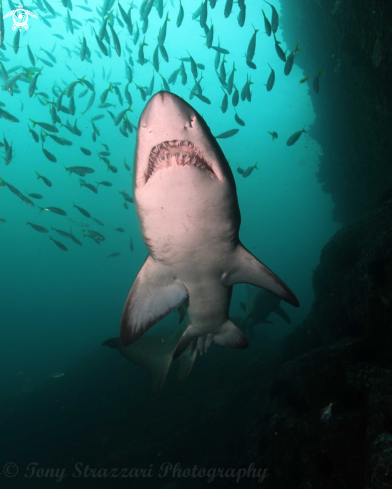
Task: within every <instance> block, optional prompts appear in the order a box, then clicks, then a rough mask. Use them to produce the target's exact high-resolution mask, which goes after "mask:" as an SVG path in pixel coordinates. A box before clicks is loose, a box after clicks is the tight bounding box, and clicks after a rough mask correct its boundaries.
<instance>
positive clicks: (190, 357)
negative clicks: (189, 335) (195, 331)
mask: <svg viewBox="0 0 392 489" xmlns="http://www.w3.org/2000/svg"><path fill="white" fill-rule="evenodd" d="M196 355H197V347H196V340H193V341H191V342H190V343H189V345H188V347H187V349H186V350H185V351H184V353H183V354H182V355H181V356H180V358H179V359H178V361H179V362H180V365H179V368H178V381H179V382H184V381H185V380H186V379H187V377H188V375H189V373H190V371H191V370H192V367H193V364H194V362H195V358H196Z"/></svg>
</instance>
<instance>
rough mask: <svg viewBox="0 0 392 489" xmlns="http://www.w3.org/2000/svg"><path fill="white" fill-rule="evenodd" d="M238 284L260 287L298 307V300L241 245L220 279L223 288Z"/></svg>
mask: <svg viewBox="0 0 392 489" xmlns="http://www.w3.org/2000/svg"><path fill="white" fill-rule="evenodd" d="M240 283H247V284H251V285H255V286H256V287H261V288H262V289H265V290H268V292H272V294H274V295H276V296H277V297H279V298H280V299H283V300H284V301H286V302H288V303H289V304H291V305H293V306H295V307H298V306H299V302H298V299H297V298H296V297H295V295H294V294H293V292H292V291H291V290H290V289H289V288H288V287H287V285H286V284H285V283H284V282H283V281H282V280H281V279H280V278H279V277H278V276H276V275H275V274H274V273H273V272H272V271H271V270H270V269H269V268H267V267H266V266H265V265H264V264H263V263H261V262H260V261H259V260H258V259H257V258H256V257H255V256H253V255H252V253H250V252H249V251H248V250H247V249H246V248H244V246H242V244H239V245H238V246H237V248H236V250H235V253H234V256H233V257H232V258H230V263H228V267H227V271H226V272H225V273H224V274H223V275H222V279H221V284H222V285H223V286H224V287H230V286H232V285H234V284H240Z"/></svg>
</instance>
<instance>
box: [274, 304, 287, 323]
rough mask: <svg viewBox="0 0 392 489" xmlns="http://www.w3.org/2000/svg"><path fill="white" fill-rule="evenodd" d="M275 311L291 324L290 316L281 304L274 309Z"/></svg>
mask: <svg viewBox="0 0 392 489" xmlns="http://www.w3.org/2000/svg"><path fill="white" fill-rule="evenodd" d="M274 312H276V314H277V315H278V316H280V317H281V318H282V319H284V320H285V321H286V323H289V324H291V319H290V316H289V315H288V314H287V312H286V311H284V310H283V309H282V308H281V307H280V306H278V307H277V308H276V309H274Z"/></svg>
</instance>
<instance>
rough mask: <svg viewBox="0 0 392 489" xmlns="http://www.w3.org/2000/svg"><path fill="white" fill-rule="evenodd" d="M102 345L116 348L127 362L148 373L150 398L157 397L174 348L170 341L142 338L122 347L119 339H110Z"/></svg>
mask: <svg viewBox="0 0 392 489" xmlns="http://www.w3.org/2000/svg"><path fill="white" fill-rule="evenodd" d="M102 345H106V346H109V347H110V348H118V350H119V352H120V353H121V355H122V356H123V357H125V358H126V359H127V360H130V361H131V362H132V363H136V364H137V365H139V366H140V367H142V368H144V369H145V370H147V371H148V372H150V374H151V376H152V398H155V397H157V395H158V394H159V392H160V391H161V389H162V386H163V384H164V382H165V380H166V376H167V373H168V371H169V368H170V365H171V363H172V359H173V350H174V347H173V345H172V344H171V342H170V341H162V340H161V338H159V337H144V338H140V339H139V341H137V342H136V343H134V344H132V345H129V346H124V345H123V344H122V343H121V340H120V338H111V339H109V340H106V341H104V342H103V343H102Z"/></svg>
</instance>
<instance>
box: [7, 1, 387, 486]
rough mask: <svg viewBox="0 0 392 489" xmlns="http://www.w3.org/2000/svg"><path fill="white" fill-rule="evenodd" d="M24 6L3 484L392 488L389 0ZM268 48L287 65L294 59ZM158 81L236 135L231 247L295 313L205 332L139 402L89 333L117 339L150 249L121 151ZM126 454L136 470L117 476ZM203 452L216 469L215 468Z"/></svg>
mask: <svg viewBox="0 0 392 489" xmlns="http://www.w3.org/2000/svg"><path fill="white" fill-rule="evenodd" d="M14 4H15V5H13V2H11V1H3V2H2V4H1V0H0V5H2V10H0V12H1V11H2V13H1V17H2V18H3V16H5V15H6V14H7V12H8V11H12V10H16V9H17V8H18V6H17V4H16V3H15V2H14ZM151 4H152V8H151V9H150V7H151ZM19 8H22V7H20V6H19ZM23 8H24V9H26V10H29V11H31V12H33V13H34V14H35V15H36V16H37V17H38V18H35V17H34V16H32V15H29V17H28V26H29V30H28V31H26V30H25V28H23V27H22V28H21V30H20V31H19V29H18V28H16V30H13V29H12V26H13V17H12V15H11V16H9V17H6V18H4V19H3V26H2V25H1V24H0V31H1V32H2V34H1V35H0V40H2V38H1V36H3V40H2V42H3V44H2V46H1V50H0V62H1V63H2V65H1V68H2V69H1V72H0V77H1V80H0V83H1V85H2V86H3V91H1V92H0V116H1V117H0V143H1V145H2V147H1V148H0V151H1V152H2V153H1V155H2V158H1V159H0V165H1V169H0V178H1V180H0V184H1V188H0V222H1V224H0V250H1V257H2V260H1V281H0V287H1V289H0V291H1V293H0V298H1V299H0V301H1V302H0V303H1V333H2V334H1V338H2V341H1V342H0V359H1V360H0V377H1V379H2V382H1V384H2V389H1V393H0V406H1V420H0V424H1V429H0V441H1V445H0V447H1V457H0V472H1V475H0V477H1V479H2V481H3V482H5V481H7V483H8V484H9V485H10V486H12V487H21V488H24V487H43V486H46V485H47V486H48V487H49V486H50V487H51V486H53V485H55V484H56V483H58V484H62V485H65V486H66V487H70V488H71V487H72V488H79V487H107V486H110V487H112V486H113V487H117V486H118V487H125V486H127V487H128V486H130V485H132V487H158V488H176V487H183V486H185V485H187V486H188V487H191V488H193V487H194V488H198V487H204V486H205V485H211V484H212V485H215V486H216V487H232V486H233V485H235V486H236V487H252V488H254V487H258V486H262V487H265V488H272V489H274V488H299V487H301V488H307V487H318V488H328V487H334V488H354V487H355V488H362V487H363V488H365V487H366V488H381V487H385V488H387V487H391V485H390V484H392V473H391V475H390V474H389V468H388V467H390V463H391V462H392V459H391V453H392V405H391V395H392V394H391V382H390V380H391V375H392V372H391V370H390V368H391V360H390V354H389V351H390V349H389V347H390V346H391V335H390V332H389V328H388V325H390V324H391V275H392V265H391V264H392V251H391V250H392V247H391V241H392V240H391V222H392V220H391V217H392V203H391V200H390V199H391V198H392V193H391V192H392V186H391V180H392V179H391V166H390V165H391V158H390V154H391V153H390V150H391V148H390V145H391V141H390V138H389V137H388V134H389V132H390V127H391V125H390V118H391V115H390V114H391V113H390V104H391V102H390V100H391V99H390V95H391V92H390V86H391V85H390V70H389V67H390V62H391V59H390V58H391V53H390V48H389V46H390V43H389V44H388V40H389V41H390V37H391V30H390V27H387V26H388V25H389V24H388V19H389V20H391V8H390V6H387V5H385V6H384V5H372V2H369V3H367V2H356V3H355V4H354V3H353V2H349V1H348V2H341V1H340V0H337V1H336V2H331V1H328V0H301V1H299V2H295V4H294V3H293V2H290V1H289V0H281V2H280V3H279V2H278V1H276V2H273V6H272V7H271V5H270V4H268V3H267V2H259V1H251V0H248V1H245V2H241V1H239V2H238V3H237V2H235V3H234V2H231V1H229V0H227V1H226V0H217V1H215V2H214V1H207V0H205V1H204V2H202V3H200V2H199V1H194V0H189V1H188V0H183V1H182V3H181V2H179V1H177V0H170V1H167V2H162V1H160V0H155V2H150V1H144V2H141V1H139V0H137V1H134V2H133V3H132V4H131V2H129V1H122V2H117V1H108V0H100V1H96V2H93V1H92V0H88V1H87V0H79V1H78V2H76V1H75V0H72V1H71V0H62V1H61V2H60V1H55V2H47V1H45V0H36V1H35V2H34V3H32V4H30V5H23ZM121 9H122V12H124V13H122V12H121ZM262 9H263V10H264V14H265V16H264V15H263V12H262ZM274 9H276V10H275V11H274ZM181 12H183V19H182V18H181V17H182V13H181ZM244 12H245V13H244ZM276 15H278V17H279V25H278V26H277V25H276V26H275V27H276V33H272V34H271V35H268V23H272V27H274V19H275V22H276ZM265 17H266V18H267V21H265ZM146 19H147V21H146ZM106 21H107V24H106ZM127 21H129V23H130V26H131V27H129V26H128V27H127ZM109 24H110V27H109ZM102 26H104V27H102ZM105 26H106V27H105ZM212 26H213V37H212V35H211V33H210V35H208V32H210V30H211V28H212ZM270 28H271V24H270ZM105 29H106V34H105ZM163 29H167V31H166V36H165V37H164V39H163V41H162V38H163V34H162V31H163ZM113 31H114V34H113ZM130 31H132V33H131V32H130ZM117 36H118V41H119V43H120V46H121V53H117V52H116V49H117V50H119V48H118V46H117V47H116V37H117ZM274 36H276V38H275V39H274ZM97 38H98V40H99V42H98V40H97ZM100 38H102V40H101V39H100ZM277 41H279V43H278V42H277ZM84 42H85V45H84ZM254 42H255V50H254V54H253V55H252V43H254ZM102 43H103V48H102ZM100 44H101V46H100ZM208 44H210V45H208ZM162 46H163V49H162ZM105 47H106V49H107V50H108V51H107V55H105V54H104V52H103V50H105ZM253 47H254V45H253ZM279 49H281V51H282V52H281V55H283V56H285V58H286V60H287V59H289V58H290V56H292V58H291V59H294V64H293V66H292V69H291V70H290V71H289V73H288V74H285V72H284V71H285V66H287V61H286V62H285V61H283V60H282V59H281V57H279V53H278V51H279ZM222 51H223V52H222ZM293 53H294V54H293ZM294 56H295V57H294ZM165 57H166V58H167V60H165ZM82 58H83V60H82ZM218 58H219V59H218ZM157 60H158V62H157ZM33 61H34V63H33ZM158 64H159V66H158ZM195 65H196V66H197V77H196V78H195V76H194V74H195ZM41 68H42V70H41ZM40 70H41V73H40V74H38V73H39V71H40ZM176 70H178V71H177V75H175V72H176ZM271 70H274V73H275V76H276V79H275V82H274V84H273V87H272V89H271V88H270V86H268V84H269V83H270V82H271V78H270V76H271ZM184 72H185V73H186V83H184V81H185V76H184ZM22 73H23V74H24V75H23V76H20V77H19V78H18V79H17V80H15V82H10V80H11V79H12V77H14V76H16V75H18V74H22ZM231 74H234V85H233V87H232V90H230V88H231V87H230V83H231V82H229V79H230V75H231ZM35 77H36V78H35ZM86 81H87V83H89V85H90V86H88V85H87V84H86ZM73 82H77V83H76V84H75V85H74V86H71V84H72V83H73ZM169 82H170V83H169ZM196 82H197V83H196ZM35 83H36V86H34V84H35ZM228 83H229V87H228ZM70 86H71V88H70ZM114 87H116V88H114ZM108 88H109V91H107V89H108ZM168 88H169V89H170V91H171V92H172V93H175V94H176V95H179V96H180V97H183V98H184V100H186V101H187V102H188V103H190V104H191V105H192V106H193V107H194V108H195V109H196V110H197V111H198V112H199V113H200V114H201V115H202V116H203V118H204V119H205V121H206V122H207V124H208V126H209V127H210V129H211V132H212V134H213V135H214V136H219V135H223V136H224V133H225V132H227V131H231V130H233V129H238V130H239V131H238V132H236V131H232V132H235V134H233V135H231V136H229V137H222V138H218V142H219V144H220V146H221V148H222V150H223V152H224V154H225V156H226V158H227V160H228V161H229V163H230V166H231V169H232V172H233V174H234V178H235V182H236V187H237V194H238V201H239V206H240V210H241V218H242V225H241V230H240V238H241V242H242V243H243V244H244V246H246V247H247V248H248V249H249V250H250V251H251V252H252V253H253V254H254V255H255V256H256V257H257V258H258V259H260V260H261V261H262V262H263V263H265V264H266V265H267V266H268V267H269V268H271V269H272V270H273V271H274V272H275V273H276V274H277V275H278V276H279V277H280V278H281V279H282V280H283V281H284V282H285V283H286V284H288V286H289V287H290V288H291V289H292V290H293V291H294V293H295V295H296V296H297V298H298V299H299V301H300V304H301V306H300V307H299V308H298V309H295V308H293V307H291V306H290V305H288V304H285V303H281V304H280V306H281V307H282V309H283V310H284V311H285V313H286V315H288V316H289V320H290V322H288V321H287V320H285V319H284V318H283V317H282V316H280V315H277V314H272V315H271V316H269V317H268V319H269V321H270V323H264V324H259V325H257V326H256V327H255V328H254V331H253V335H252V336H251V338H250V345H249V348H248V349H245V350H235V349H221V348H219V347H217V346H215V345H213V346H212V347H211V349H210V350H209V351H208V353H207V354H205V355H203V356H200V355H198V356H197V358H196V361H195V364H194V366H193V369H192V372H191V373H190V375H189V377H188V379H187V380H186V382H184V383H178V381H177V376H176V368H177V365H176V362H175V361H174V362H173V364H172V366H171V368H170V370H169V374H168V378H167V379H166V383H165V385H164V386H163V388H162V391H161V392H160V394H159V396H158V397H157V398H155V399H154V400H151V377H150V374H149V373H148V372H146V371H145V370H144V369H142V368H140V367H139V366H137V365H135V364H133V363H131V362H128V361H127V360H125V359H124V358H122V357H121V356H120V355H119V354H118V352H116V351H115V350H112V349H109V348H106V347H103V346H102V343H103V342H104V341H105V340H107V339H108V338H112V337H115V336H118V333H119V322H120V318H121V313H122V309H123V306H124V303H125V300H126V297H127V295H128V292H129V289H130V287H131V286H132V283H133V281H134V279H135V277H136V275H137V273H138V271H139V269H140V267H141V266H142V264H143V262H144V260H145V258H146V253H147V250H146V248H145V246H144V243H143V241H142V239H141V235H140V232H139V229H138V223H137V217H136V212H135V209H134V205H133V203H132V174H133V154H134V148H135V141H136V131H137V125H138V121H139V117H140V114H141V112H142V110H143V108H144V106H145V104H146V102H147V101H148V99H149V98H150V97H151V96H152V95H153V94H155V93H157V92H158V91H160V90H162V89H165V90H167V89H168ZM201 89H202V91H201ZM29 90H30V91H31V93H30V94H29ZM236 90H238V95H239V101H238V104H237V105H236V106H233V95H234V92H235V91H236ZM247 90H248V91H249V90H250V93H249V92H248V99H247V98H246V97H242V96H241V95H242V94H245V93H246V92H247ZM105 91H107V93H105ZM126 92H128V94H127V93H126ZM229 92H230V93H229ZM61 93H63V95H62V97H61ZM94 94H95V95H94ZM104 94H105V95H106V98H105V96H104ZM30 95H31V96H30ZM226 97H227V99H225V98H226ZM243 98H244V99H243ZM59 99H60V102H59ZM226 100H227V102H228V107H227V110H225V104H226ZM91 101H92V102H91ZM73 104H74V105H75V107H73ZM90 104H91V106H90V107H89V108H87V107H88V105H90ZM100 106H101V107H100ZM127 107H130V110H129V111H126V112H124V114H120V113H121V111H123V110H125V109H127ZM54 109H56V110H54ZM119 114H120V115H119ZM100 115H102V116H103V117H101V118H100V117H96V116H100ZM117 116H118V117H117ZM120 116H121V117H120ZM15 118H16V121H15ZM57 118H59V119H60V120H59V119H57ZM92 118H95V120H92ZM68 121H69V123H68ZM40 123H44V124H47V125H50V126H52V127H49V126H46V128H45V126H44V128H42V126H40ZM67 124H68V129H67V127H66V126H67ZM53 126H54V128H57V130H58V133H57V132H55V131H54V129H53ZM75 127H76V128H78V129H79V130H80V132H79V133H78V131H77V130H76V131H75V129H74V128H75ZM303 129H305V131H306V132H305V131H304V132H302V133H301V134H300V135H299V137H298V139H297V140H296V141H295V143H294V144H287V143H288V142H289V141H290V138H291V137H292V136H293V135H294V134H295V133H297V132H301V131H302V130H303ZM32 131H35V135H34V134H33V132H32ZM275 132H276V135H274V137H272V134H271V133H275ZM50 134H52V135H53V134H54V135H55V136H57V137H60V138H65V139H66V140H67V141H69V142H71V143H72V145H70V143H69V142H68V143H64V141H62V142H63V144H59V141H57V142H56V141H55V140H54V139H52V138H51V137H50ZM297 136H298V134H297ZM36 139H37V140H36ZM64 144H65V145H64ZM10 145H11V146H12V150H9V147H10ZM80 148H83V149H84V150H87V151H83V150H81V149H80ZM44 150H45V151H46V153H45V151H44ZM86 153H90V154H86ZM256 164H257V167H256V168H254V169H253V170H251V171H249V172H248V173H249V174H247V173H246V170H247V169H248V168H250V167H254V165H256ZM78 167H79V169H76V170H75V168H78ZM80 167H85V170H81V169H80ZM67 168H68V169H70V168H71V171H67ZM72 168H74V169H73V170H72ZM92 170H93V172H91V171H92ZM238 170H240V171H238ZM244 171H245V173H244ZM90 172H91V173H90ZM37 175H41V176H44V177H45V178H46V179H48V180H49V181H50V184H51V186H48V185H47V184H46V183H45V181H44V180H43V179H42V178H39V177H38V178H37ZM81 179H82V180H81ZM97 182H104V183H101V184H99V185H97ZM82 184H83V185H82ZM86 184H87V185H90V188H88V186H86ZM110 184H111V185H110ZM91 186H92V189H91ZM31 194H34V196H32V195H31ZM36 194H38V195H39V197H38V198H37V195H36ZM21 195H22V197H21ZM18 197H19V198H18ZM41 197H42V198H41ZM126 197H127V198H126ZM26 198H27V199H28V201H26ZM75 205H76V206H77V207H75ZM40 207H41V208H43V210H41V209H40ZM78 207H79V208H80V209H81V210H79V209H78ZM50 208H54V209H55V210H52V211H50V210H46V209H50ZM59 211H61V212H59ZM83 211H84V212H83ZM97 220H98V222H97ZM26 223H28V225H26ZM33 225H34V226H35V227H34V226H33ZM37 226H38V227H37ZM40 227H43V228H45V231H44V230H43V229H41V228H40ZM52 228H54V229H52ZM56 230H60V231H62V232H63V234H62V235H61V233H59V232H58V231H56ZM46 231H49V232H46ZM94 232H95V233H98V235H95V238H96V239H94V234H91V233H94ZM64 233H65V234H64ZM71 234H72V235H73V236H74V238H76V240H75V239H73V238H72V237H71ZM67 235H68V236H67ZM49 236H50V237H51V238H52V240H51V239H49ZM96 236H98V238H97V237H96ZM100 236H102V237H103V239H102V238H101V237H100ZM86 238H90V239H86ZM53 240H55V241H53ZM78 242H79V243H78ZM248 293H249V292H248V291H247V287H246V286H245V285H236V286H235V287H234V291H233V296H232V301H231V309H230V316H231V317H236V318H237V317H241V316H242V315H243V309H242V308H241V305H240V303H241V302H243V303H246V302H247V299H248ZM178 321H179V319H178V314H177V312H176V311H175V312H173V313H171V314H169V315H168V316H167V317H166V318H165V319H163V320H162V321H160V323H159V324H157V325H155V326H154V327H153V328H151V330H150V331H149V332H148V333H147V335H149V334H152V335H163V336H164V335H168V334H170V332H172V331H173V328H175V327H176V325H177V324H178ZM331 408H332V409H331ZM13 464H14V465H13ZM31 464H33V465H31ZM165 464H166V465H165ZM176 464H180V467H181V468H182V469H192V468H193V467H194V466H195V465H197V466H198V467H199V468H204V469H205V472H204V473H199V475H197V476H190V475H187V472H180V471H179V470H177V472H176V471H175V470H174V467H175V466H176ZM252 464H253V465H252ZM87 466H89V467H90V468H93V469H95V470H96V472H89V471H88V470H87V471H86V472H83V471H84V469H85V468H86V467H87ZM165 467H166V472H165V469H164V468H165ZM252 467H255V470H256V469H257V470H261V469H262V470H263V471H265V472H263V473H264V476H262V477H257V476H254V474H253V476H252V472H251V470H250V469H249V468H252ZM113 468H124V469H127V470H128V477H119V476H114V473H110V471H109V469H113ZM139 468H140V469H146V470H147V469H150V470H151V474H152V476H151V477H142V476H141V475H140V474H138V473H134V474H133V475H132V474H131V475H130V474H129V471H130V470H131V469H139ZM218 468H224V469H225V470H226V469H227V470H228V471H229V472H227V473H226V474H225V476H216V477H215V478H214V477H212V479H213V480H209V479H208V477H207V476H206V475H205V473H207V471H208V470H217V469H218ZM38 469H42V470H41V472H39V471H38ZM61 470H64V472H63V476H61ZM99 470H101V472H99ZM105 470H106V471H105ZM56 471H60V472H56ZM230 471H231V472H230ZM213 473H214V472H210V474H213ZM64 474H66V475H64ZM203 474H204V475H203ZM238 474H241V477H240V476H238V478H237V475H238Z"/></svg>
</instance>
